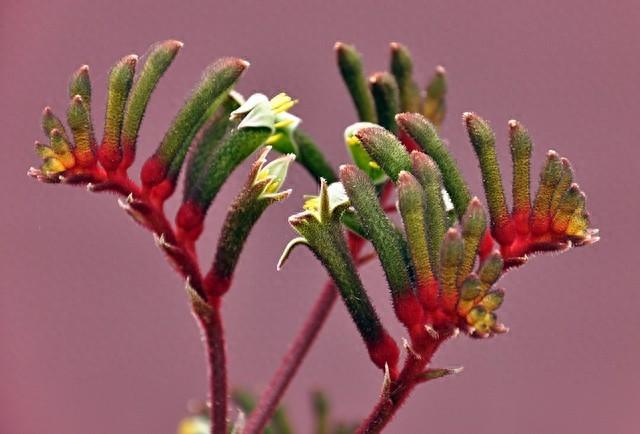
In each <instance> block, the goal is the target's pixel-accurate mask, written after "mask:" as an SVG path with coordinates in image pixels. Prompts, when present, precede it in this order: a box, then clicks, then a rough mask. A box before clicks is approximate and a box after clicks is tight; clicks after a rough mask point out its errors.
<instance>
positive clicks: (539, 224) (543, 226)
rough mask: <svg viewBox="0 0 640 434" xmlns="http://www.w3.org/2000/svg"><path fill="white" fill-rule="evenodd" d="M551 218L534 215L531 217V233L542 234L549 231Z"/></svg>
mask: <svg viewBox="0 0 640 434" xmlns="http://www.w3.org/2000/svg"><path fill="white" fill-rule="evenodd" d="M550 226H551V219H550V218H549V217H547V216H534V217H533V218H532V219H531V233H532V234H533V235H542V234H546V233H547V232H549V227H550Z"/></svg>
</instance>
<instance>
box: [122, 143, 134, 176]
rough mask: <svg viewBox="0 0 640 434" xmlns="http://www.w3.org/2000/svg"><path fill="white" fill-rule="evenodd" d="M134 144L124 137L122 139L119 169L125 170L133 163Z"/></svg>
mask: <svg viewBox="0 0 640 434" xmlns="http://www.w3.org/2000/svg"><path fill="white" fill-rule="evenodd" d="M134 147H135V145H134V144H133V143H131V142H130V141H127V140H126V139H124V138H123V139H122V161H121V162H120V169H122V170H127V169H128V168H129V167H131V165H132V164H133V161H134V160H135V159H136V151H135V149H134Z"/></svg>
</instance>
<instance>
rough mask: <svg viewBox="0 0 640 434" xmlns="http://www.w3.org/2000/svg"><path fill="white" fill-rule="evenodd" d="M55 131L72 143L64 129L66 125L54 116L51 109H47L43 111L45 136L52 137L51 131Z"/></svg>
mask: <svg viewBox="0 0 640 434" xmlns="http://www.w3.org/2000/svg"><path fill="white" fill-rule="evenodd" d="M54 129H56V130H58V131H60V133H61V134H62V135H63V137H64V138H65V140H66V141H67V142H71V141H70V140H69V136H68V135H67V132H66V130H65V128H64V124H63V123H62V122H61V121H60V119H58V117H57V116H56V115H54V114H53V112H52V111H51V108H50V107H45V108H44V110H43V111H42V131H44V135H45V136H47V137H49V136H51V131H52V130H54Z"/></svg>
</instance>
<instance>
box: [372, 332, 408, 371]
mask: <svg viewBox="0 0 640 434" xmlns="http://www.w3.org/2000/svg"><path fill="white" fill-rule="evenodd" d="M367 349H368V350H369V357H370V358H371V361H372V362H373V363H374V364H375V365H376V366H377V367H378V368H380V369H382V370H383V371H384V367H385V365H388V366H389V374H390V375H391V379H394V378H396V377H397V376H398V360H400V350H399V349H398V346H397V345H396V342H395V341H394V340H393V339H392V338H391V336H389V334H388V333H387V332H386V331H384V332H383V335H382V336H381V337H380V339H378V340H377V341H376V342H367Z"/></svg>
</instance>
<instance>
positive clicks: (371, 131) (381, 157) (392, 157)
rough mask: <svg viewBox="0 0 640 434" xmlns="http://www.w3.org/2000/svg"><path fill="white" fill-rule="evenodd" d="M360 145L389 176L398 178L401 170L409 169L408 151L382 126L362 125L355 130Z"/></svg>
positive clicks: (393, 178)
mask: <svg viewBox="0 0 640 434" xmlns="http://www.w3.org/2000/svg"><path fill="white" fill-rule="evenodd" d="M355 136H356V137H357V138H358V140H360V143H362V146H363V147H364V149H365V150H366V151H367V153H368V154H369V156H371V158H372V159H373V161H375V162H376V163H377V164H378V165H379V166H380V167H381V168H382V170H384V171H385V173H386V174H387V175H389V178H391V179H392V180H393V181H394V182H395V181H397V180H398V174H399V173H400V171H401V170H406V171H410V170H411V159H410V158H409V153H408V152H407V150H406V149H405V147H404V146H402V143H400V142H399V141H398V139H397V138H396V137H395V136H394V135H393V134H392V133H390V132H389V131H387V130H385V129H384V128H382V127H379V126H374V127H364V128H360V129H358V130H357V131H356V132H355Z"/></svg>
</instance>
